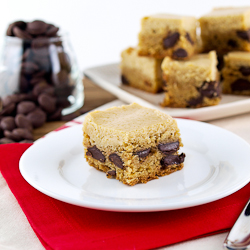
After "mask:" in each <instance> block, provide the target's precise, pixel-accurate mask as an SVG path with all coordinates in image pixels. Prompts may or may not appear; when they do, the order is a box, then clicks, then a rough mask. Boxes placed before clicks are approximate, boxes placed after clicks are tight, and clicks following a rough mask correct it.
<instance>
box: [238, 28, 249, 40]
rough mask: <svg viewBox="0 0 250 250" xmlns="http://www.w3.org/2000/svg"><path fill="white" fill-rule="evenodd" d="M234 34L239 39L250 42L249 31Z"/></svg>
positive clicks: (239, 31)
mask: <svg viewBox="0 0 250 250" xmlns="http://www.w3.org/2000/svg"><path fill="white" fill-rule="evenodd" d="M236 34H237V36H238V37H239V38H241V39H243V40H247V41H250V30H238V31H236Z"/></svg>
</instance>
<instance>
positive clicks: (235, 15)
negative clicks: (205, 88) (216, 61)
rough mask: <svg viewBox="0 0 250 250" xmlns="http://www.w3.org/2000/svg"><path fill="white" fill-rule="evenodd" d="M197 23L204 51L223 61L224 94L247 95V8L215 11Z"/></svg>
mask: <svg viewBox="0 0 250 250" xmlns="http://www.w3.org/2000/svg"><path fill="white" fill-rule="evenodd" d="M199 21H200V26H201V39H202V44H203V50H204V51H209V50H216V51H217V53H218V55H219V56H220V57H221V58H223V60H222V62H223V65H222V72H221V73H222V88H223V93H225V94H237V95H250V82H249V80H250V78H249V75H250V68H249V66H250V59H249V55H250V53H249V52H250V7H238V8H216V9H214V10H212V11H211V12H210V13H208V14H207V15H205V16H203V17H201V18H200V19H199Z"/></svg>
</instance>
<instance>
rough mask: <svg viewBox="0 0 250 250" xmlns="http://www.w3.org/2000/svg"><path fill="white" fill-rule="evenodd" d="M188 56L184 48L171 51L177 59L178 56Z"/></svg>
mask: <svg viewBox="0 0 250 250" xmlns="http://www.w3.org/2000/svg"><path fill="white" fill-rule="evenodd" d="M187 56H188V53H187V51H186V50H184V49H177V50H175V51H174V52H173V57H174V58H176V59H178V58H185V57H187Z"/></svg>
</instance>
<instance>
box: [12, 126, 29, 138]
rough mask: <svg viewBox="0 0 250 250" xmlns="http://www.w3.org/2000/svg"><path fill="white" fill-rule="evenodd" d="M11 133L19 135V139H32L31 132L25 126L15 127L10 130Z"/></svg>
mask: <svg viewBox="0 0 250 250" xmlns="http://www.w3.org/2000/svg"><path fill="white" fill-rule="evenodd" d="M12 133H13V135H16V136H20V137H21V139H27V140H33V139H34V138H33V135H32V133H31V132H30V131H29V130H28V129H26V128H15V129H14V130H13V131H12Z"/></svg>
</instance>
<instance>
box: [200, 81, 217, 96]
mask: <svg viewBox="0 0 250 250" xmlns="http://www.w3.org/2000/svg"><path fill="white" fill-rule="evenodd" d="M198 91H199V92H200V93H201V95H202V96H206V97H208V98H213V97H217V96H219V95H220V89H219V82H217V81H209V82H208V81H204V82H203V84H202V86H201V87H200V88H199V89H198Z"/></svg>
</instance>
